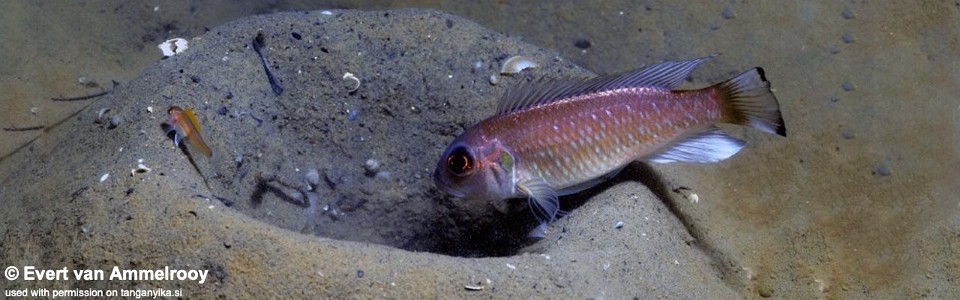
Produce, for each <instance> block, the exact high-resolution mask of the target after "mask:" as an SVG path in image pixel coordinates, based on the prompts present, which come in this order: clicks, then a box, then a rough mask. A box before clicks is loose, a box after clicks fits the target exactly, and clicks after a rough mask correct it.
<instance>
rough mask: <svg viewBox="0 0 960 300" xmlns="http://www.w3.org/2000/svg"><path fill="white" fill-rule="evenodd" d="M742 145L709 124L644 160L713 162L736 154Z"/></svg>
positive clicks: (742, 143)
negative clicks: (702, 129) (704, 128)
mask: <svg viewBox="0 0 960 300" xmlns="http://www.w3.org/2000/svg"><path fill="white" fill-rule="evenodd" d="M743 145H744V142H743V141H742V140H739V139H737V138H734V137H732V136H730V135H727V134H726V133H725V132H723V131H722V130H720V128H717V127H716V126H710V127H707V129H706V130H704V131H701V132H698V133H695V134H693V135H690V136H687V137H685V138H683V139H682V140H680V141H679V142H677V143H676V144H673V145H670V146H669V147H668V148H667V149H665V150H663V151H661V152H660V153H657V154H654V155H653V156H650V157H648V158H646V159H645V160H647V161H649V162H653V163H670V162H691V163H715V162H718V161H721V160H724V159H727V158H729V157H731V156H733V155H734V154H737V152H739V151H740V149H743Z"/></svg>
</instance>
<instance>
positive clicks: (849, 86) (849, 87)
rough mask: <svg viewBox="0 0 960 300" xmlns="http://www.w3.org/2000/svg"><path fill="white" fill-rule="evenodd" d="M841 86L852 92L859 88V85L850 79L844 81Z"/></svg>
mask: <svg viewBox="0 0 960 300" xmlns="http://www.w3.org/2000/svg"><path fill="white" fill-rule="evenodd" d="M840 87H841V88H843V90H844V91H847V92H852V91H854V90H856V89H857V87H856V86H855V85H853V83H850V82H849V81H844V82H843V84H841V85H840Z"/></svg>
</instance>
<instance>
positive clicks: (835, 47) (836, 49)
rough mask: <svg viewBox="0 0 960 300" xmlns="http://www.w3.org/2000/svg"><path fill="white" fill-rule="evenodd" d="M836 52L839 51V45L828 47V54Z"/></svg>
mask: <svg viewBox="0 0 960 300" xmlns="http://www.w3.org/2000/svg"><path fill="white" fill-rule="evenodd" d="M837 53H840V47H837V46H833V47H830V54H837Z"/></svg>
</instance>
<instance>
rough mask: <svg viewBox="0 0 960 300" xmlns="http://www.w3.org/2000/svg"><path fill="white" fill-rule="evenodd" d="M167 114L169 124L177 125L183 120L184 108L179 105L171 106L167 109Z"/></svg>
mask: <svg viewBox="0 0 960 300" xmlns="http://www.w3.org/2000/svg"><path fill="white" fill-rule="evenodd" d="M167 115H168V116H167V124H170V125H172V126H177V125H179V123H180V121H181V120H183V109H182V108H180V107H179V106H171V107H170V109H167Z"/></svg>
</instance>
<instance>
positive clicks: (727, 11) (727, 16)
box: [720, 7, 737, 20]
mask: <svg viewBox="0 0 960 300" xmlns="http://www.w3.org/2000/svg"><path fill="white" fill-rule="evenodd" d="M720 16H722V17H723V18H724V19H727V20H730V19H734V18H736V17H737V14H735V13H733V10H732V9H730V8H729V7H727V8H724V9H723V12H721V13H720Z"/></svg>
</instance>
